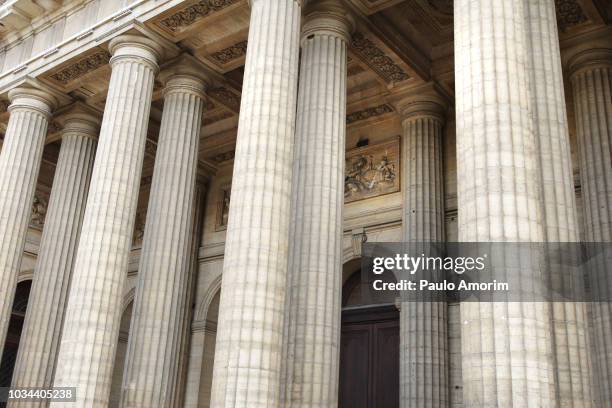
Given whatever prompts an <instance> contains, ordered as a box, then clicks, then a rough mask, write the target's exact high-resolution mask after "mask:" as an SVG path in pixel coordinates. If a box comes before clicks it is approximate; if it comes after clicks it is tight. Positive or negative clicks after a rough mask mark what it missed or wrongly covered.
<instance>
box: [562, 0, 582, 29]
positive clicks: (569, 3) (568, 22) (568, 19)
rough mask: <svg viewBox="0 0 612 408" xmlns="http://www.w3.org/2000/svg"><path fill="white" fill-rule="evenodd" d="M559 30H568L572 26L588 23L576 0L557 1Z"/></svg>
mask: <svg viewBox="0 0 612 408" xmlns="http://www.w3.org/2000/svg"><path fill="white" fill-rule="evenodd" d="M555 6H556V9H557V21H558V22H559V28H560V29H561V30H563V31H564V30H566V29H568V28H570V27H572V26H575V25H578V24H581V23H584V22H586V21H588V18H587V16H586V15H585V14H584V12H583V11H582V8H581V7H580V5H579V4H578V3H577V2H576V0H555Z"/></svg>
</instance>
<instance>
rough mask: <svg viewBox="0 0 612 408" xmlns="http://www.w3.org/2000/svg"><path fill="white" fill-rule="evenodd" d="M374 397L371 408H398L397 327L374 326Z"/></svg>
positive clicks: (394, 322) (393, 322)
mask: <svg viewBox="0 0 612 408" xmlns="http://www.w3.org/2000/svg"><path fill="white" fill-rule="evenodd" d="M374 339H375V345H374V358H373V361H374V377H373V379H372V380H373V381H374V390H375V392H374V395H373V405H372V408H397V407H399V325H398V322H397V321H392V322H383V323H376V324H375V325H374Z"/></svg>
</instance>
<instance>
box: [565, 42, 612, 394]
mask: <svg viewBox="0 0 612 408" xmlns="http://www.w3.org/2000/svg"><path fill="white" fill-rule="evenodd" d="M569 66H570V74H571V75H570V76H571V81H572V90H573V100H574V111H575V117H576V134H577V140H578V151H579V155H580V179H581V187H582V197H583V203H584V204H583V207H584V208H583V213H584V217H583V218H584V233H585V237H584V240H585V241H587V242H611V241H612V167H611V166H610V163H612V119H611V118H612V50H610V49H593V50H588V51H584V52H581V53H578V54H577V55H575V56H573V57H572V58H571V59H570V61H569ZM602 267H603V269H602V268H600V269H601V270H598V271H597V274H596V275H595V276H596V277H597V278H598V281H597V283H596V286H593V285H591V286H592V287H591V290H592V291H593V292H594V296H595V297H596V299H597V293H598V291H599V292H600V293H603V294H604V296H606V295H607V294H609V293H610V292H611V291H612V279H610V277H609V276H610V275H609V271H607V270H605V265H603V266H602ZM601 300H605V298H603V299H601ZM601 300H600V301H595V302H594V303H593V304H592V313H593V328H594V333H593V336H592V341H593V345H594V347H593V350H594V353H595V354H594V356H593V359H592V362H593V366H594V372H593V376H594V378H596V379H597V381H596V382H597V386H598V387H597V388H598V390H597V395H596V396H595V397H596V401H597V402H598V403H599V404H604V402H605V401H610V400H611V399H612V340H611V339H610V336H609V333H610V330H611V329H612V307H611V306H610V303H609V302H605V301H601Z"/></svg>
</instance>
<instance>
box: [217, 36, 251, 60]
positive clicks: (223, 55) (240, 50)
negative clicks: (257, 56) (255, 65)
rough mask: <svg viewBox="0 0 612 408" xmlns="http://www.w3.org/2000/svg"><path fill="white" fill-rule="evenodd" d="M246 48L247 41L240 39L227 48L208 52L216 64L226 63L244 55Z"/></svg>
mask: <svg viewBox="0 0 612 408" xmlns="http://www.w3.org/2000/svg"><path fill="white" fill-rule="evenodd" d="M246 50H247V42H246V41H240V42H238V43H236V44H234V45H231V46H229V47H227V48H224V49H222V50H219V51H216V52H213V53H212V54H210V57H211V58H212V59H213V60H215V62H217V63H218V64H221V65H227V64H229V63H230V62H232V61H234V60H236V59H238V58H241V57H244V56H245V55H246Z"/></svg>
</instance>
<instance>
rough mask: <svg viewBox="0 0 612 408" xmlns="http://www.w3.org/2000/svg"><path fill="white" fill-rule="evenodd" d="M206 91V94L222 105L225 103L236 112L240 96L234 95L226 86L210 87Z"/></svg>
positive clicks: (238, 108) (238, 107)
mask: <svg viewBox="0 0 612 408" xmlns="http://www.w3.org/2000/svg"><path fill="white" fill-rule="evenodd" d="M207 93H208V96H210V97H211V98H213V99H214V100H216V101H217V102H219V103H221V104H222V105H225V106H226V107H228V108H229V109H230V110H232V111H234V112H238V111H239V110H240V96H238V95H236V94H235V93H234V92H232V91H230V90H229V89H228V88H226V87H224V86H219V87H216V88H210V89H209V90H208V92H207Z"/></svg>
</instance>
